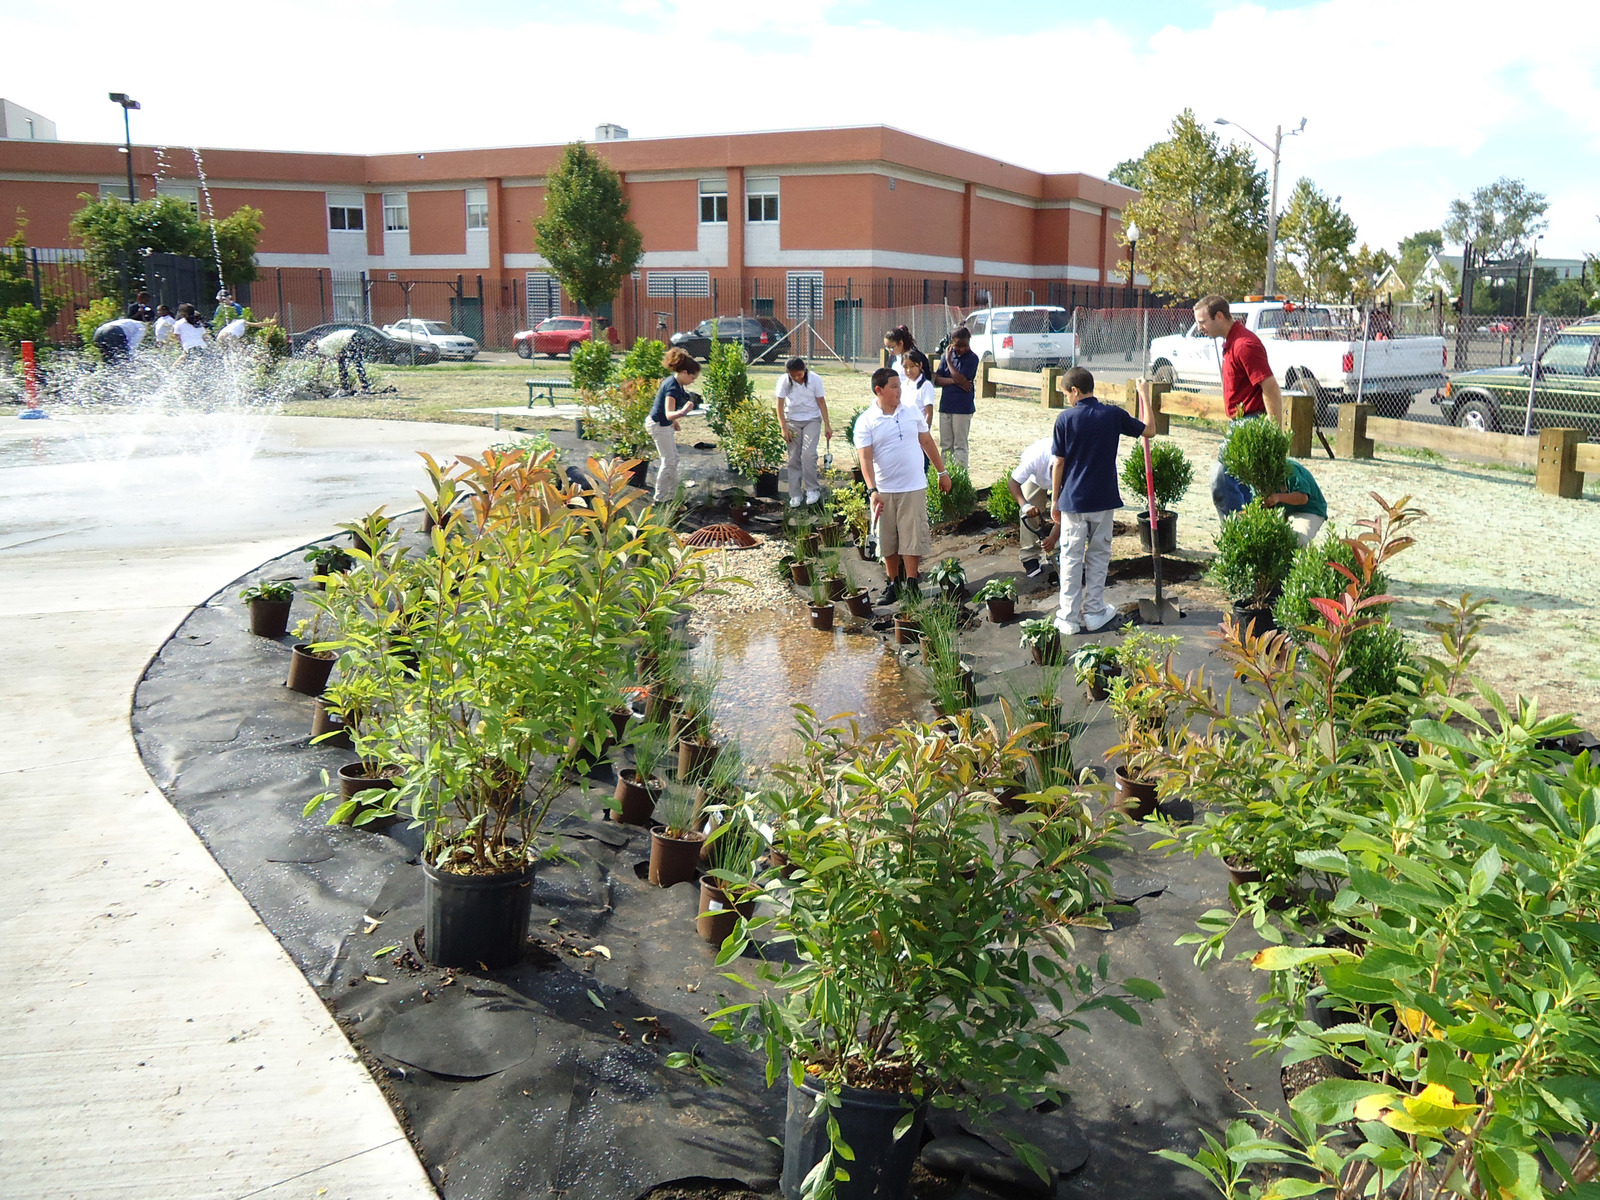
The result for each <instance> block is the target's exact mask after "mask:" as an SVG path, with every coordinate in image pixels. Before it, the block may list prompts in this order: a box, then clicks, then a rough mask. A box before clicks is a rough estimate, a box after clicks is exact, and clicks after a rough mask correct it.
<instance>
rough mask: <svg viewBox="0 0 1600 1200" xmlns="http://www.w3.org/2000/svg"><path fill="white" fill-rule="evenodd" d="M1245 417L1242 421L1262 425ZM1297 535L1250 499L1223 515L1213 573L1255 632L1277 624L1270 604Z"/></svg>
mask: <svg viewBox="0 0 1600 1200" xmlns="http://www.w3.org/2000/svg"><path fill="white" fill-rule="evenodd" d="M1261 423H1262V422H1260V421H1249V422H1246V424H1251V425H1255V424H1261ZM1299 549H1300V539H1299V537H1298V536H1297V535H1296V534H1295V531H1294V526H1292V525H1290V524H1289V519H1288V517H1287V516H1285V515H1284V513H1283V511H1282V510H1281V509H1277V508H1267V507H1266V506H1264V505H1263V504H1262V503H1261V501H1260V500H1252V501H1251V502H1250V503H1249V504H1247V505H1245V506H1244V507H1243V508H1241V509H1240V510H1239V511H1238V512H1236V513H1233V514H1232V515H1230V516H1227V517H1224V518H1223V519H1222V532H1221V533H1219V534H1218V535H1217V557H1216V560H1215V561H1214V562H1213V563H1212V564H1211V572H1212V578H1213V579H1214V580H1215V581H1216V583H1217V586H1218V587H1220V588H1221V589H1222V590H1223V591H1225V592H1226V593H1227V594H1228V596H1229V598H1230V599H1232V600H1233V611H1234V616H1235V618H1236V619H1237V620H1239V621H1242V622H1245V623H1246V624H1248V625H1250V626H1251V627H1253V629H1254V631H1255V632H1256V633H1267V632H1269V631H1271V630H1272V629H1274V628H1276V626H1275V625H1274V624H1273V620H1272V604H1273V601H1274V600H1275V599H1276V598H1277V596H1278V591H1279V589H1280V588H1281V587H1282V585H1283V581H1284V578H1285V577H1286V576H1287V575H1288V574H1289V568H1290V567H1292V566H1293V565H1294V559H1295V555H1296V553H1297V552H1298V551H1299Z"/></svg>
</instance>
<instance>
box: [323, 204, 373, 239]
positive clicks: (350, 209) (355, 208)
mask: <svg viewBox="0 0 1600 1200" xmlns="http://www.w3.org/2000/svg"><path fill="white" fill-rule="evenodd" d="M327 207H328V232H329V233H360V234H365V233H366V232H367V209H366V205H364V204H330V205H328V206H327ZM335 209H338V210H339V211H340V212H342V213H344V215H345V216H344V219H345V226H344V228H343V229H340V228H338V227H337V226H335V225H334V223H333V212H334V210H335ZM351 213H358V214H359V215H360V218H361V224H360V226H359V227H357V228H355V229H352V228H350V214H351Z"/></svg>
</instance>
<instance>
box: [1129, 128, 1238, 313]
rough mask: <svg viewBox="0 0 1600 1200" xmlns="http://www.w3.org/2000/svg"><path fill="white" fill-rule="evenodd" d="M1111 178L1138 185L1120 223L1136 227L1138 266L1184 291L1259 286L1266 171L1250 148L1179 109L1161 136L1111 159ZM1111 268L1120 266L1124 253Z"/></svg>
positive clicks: (1228, 292)
mask: <svg viewBox="0 0 1600 1200" xmlns="http://www.w3.org/2000/svg"><path fill="white" fill-rule="evenodd" d="M1113 174H1115V175H1117V176H1118V182H1120V183H1124V184H1127V185H1128V186H1131V187H1137V188H1138V189H1139V193H1140V194H1139V198H1138V199H1137V200H1134V201H1132V202H1131V203H1130V204H1129V205H1128V207H1127V210H1126V211H1125V212H1124V213H1123V227H1124V229H1126V227H1127V225H1128V224H1129V223H1137V224H1138V227H1139V250H1138V267H1139V270H1140V271H1141V272H1143V273H1144V274H1146V275H1148V276H1149V277H1150V281H1151V283H1152V284H1153V285H1154V286H1155V287H1157V288H1160V289H1162V290H1164V291H1169V292H1176V293H1178V294H1179V295H1184V296H1197V297H1198V296H1204V295H1206V294H1207V293H1210V292H1220V293H1222V294H1223V295H1225V296H1239V295H1243V294H1244V293H1246V292H1253V291H1255V290H1257V289H1258V288H1259V287H1260V286H1261V279H1262V276H1263V275H1264V274H1265V271H1266V260H1267V177H1266V174H1265V173H1264V172H1262V171H1258V170H1257V169H1256V161H1255V156H1254V155H1253V154H1251V153H1250V151H1249V150H1248V149H1247V148H1245V147H1243V146H1239V145H1235V144H1232V143H1227V144H1225V143H1224V142H1223V141H1222V139H1221V138H1219V137H1218V136H1217V135H1216V134H1214V133H1212V132H1211V131H1210V130H1208V129H1206V128H1205V127H1204V126H1202V125H1201V124H1200V123H1199V122H1198V121H1197V120H1195V115H1194V110H1193V109H1187V108H1186V109H1184V110H1183V112H1181V113H1179V114H1178V116H1177V117H1176V118H1175V119H1174V120H1173V122H1172V127H1171V129H1170V130H1169V131H1168V136H1167V138H1166V140H1165V141H1160V142H1157V143H1156V144H1155V145H1153V146H1151V147H1150V148H1149V149H1148V150H1146V151H1145V152H1144V153H1143V154H1142V155H1140V156H1139V157H1138V158H1137V159H1132V160H1130V161H1129V162H1126V163H1119V164H1118V165H1117V168H1116V170H1115V171H1114V172H1113ZM1118 269H1120V270H1123V271H1126V270H1127V269H1128V262H1127V260H1126V259H1124V260H1123V261H1122V262H1120V263H1119V264H1118Z"/></svg>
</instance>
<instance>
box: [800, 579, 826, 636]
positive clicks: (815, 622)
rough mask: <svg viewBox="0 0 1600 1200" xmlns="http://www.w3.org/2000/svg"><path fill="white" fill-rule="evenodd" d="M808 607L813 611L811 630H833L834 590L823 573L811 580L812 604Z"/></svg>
mask: <svg viewBox="0 0 1600 1200" xmlns="http://www.w3.org/2000/svg"><path fill="white" fill-rule="evenodd" d="M806 607H807V608H809V609H810V610H811V628H813V629H820V630H824V631H827V630H830V629H832V628H833V589H832V588H831V587H830V586H829V585H828V581H827V580H826V579H824V578H822V574H821V572H818V573H816V574H815V575H814V576H813V577H812V579H811V603H810V604H808V605H807V606H806Z"/></svg>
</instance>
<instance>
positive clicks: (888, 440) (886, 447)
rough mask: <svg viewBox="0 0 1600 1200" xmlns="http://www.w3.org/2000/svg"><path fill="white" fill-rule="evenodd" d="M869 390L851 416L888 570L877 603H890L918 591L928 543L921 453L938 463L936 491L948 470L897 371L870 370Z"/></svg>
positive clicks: (946, 481)
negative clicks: (867, 399)
mask: <svg viewBox="0 0 1600 1200" xmlns="http://www.w3.org/2000/svg"><path fill="white" fill-rule="evenodd" d="M872 395H873V403H872V404H870V405H868V406H867V408H866V409H864V410H863V411H862V413H861V415H860V416H859V417H857V418H856V424H855V430H854V436H853V438H852V440H853V441H854V442H855V446H856V453H857V454H858V455H859V456H860V458H861V476H862V478H863V479H865V480H866V481H867V495H868V496H869V497H870V498H871V501H872V519H873V520H874V521H876V522H877V523H878V552H879V553H880V554H882V555H883V566H884V570H885V571H887V572H888V575H889V584H888V586H887V587H886V588H884V590H883V595H882V596H880V597H879V598H878V603H879V604H893V603H894V602H895V601H896V600H899V599H901V598H902V595H912V596H920V595H921V594H922V592H921V589H920V588H919V586H918V583H917V568H918V565H919V564H920V563H921V561H922V559H923V557H924V556H926V555H927V554H928V553H929V552H930V551H931V550H932V549H933V530H932V529H930V528H929V527H928V477H927V475H925V474H924V473H923V466H922V456H923V455H924V454H926V455H927V456H928V458H929V459H930V460H931V461H932V462H933V465H934V466H935V467H936V468H937V469H938V471H939V490H940V491H941V492H948V491H949V490H950V473H949V472H948V471H946V470H945V469H944V456H943V455H941V454H940V453H939V446H938V444H937V443H936V442H935V441H934V440H933V437H932V436H931V435H930V434H929V433H928V423H927V422H926V421H924V420H923V419H922V414H921V413H920V412H918V411H917V409H916V407H915V406H914V405H909V404H901V403H900V376H899V375H897V374H895V371H894V368H893V367H879V368H878V369H877V370H876V371H874V372H873V373H872Z"/></svg>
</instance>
